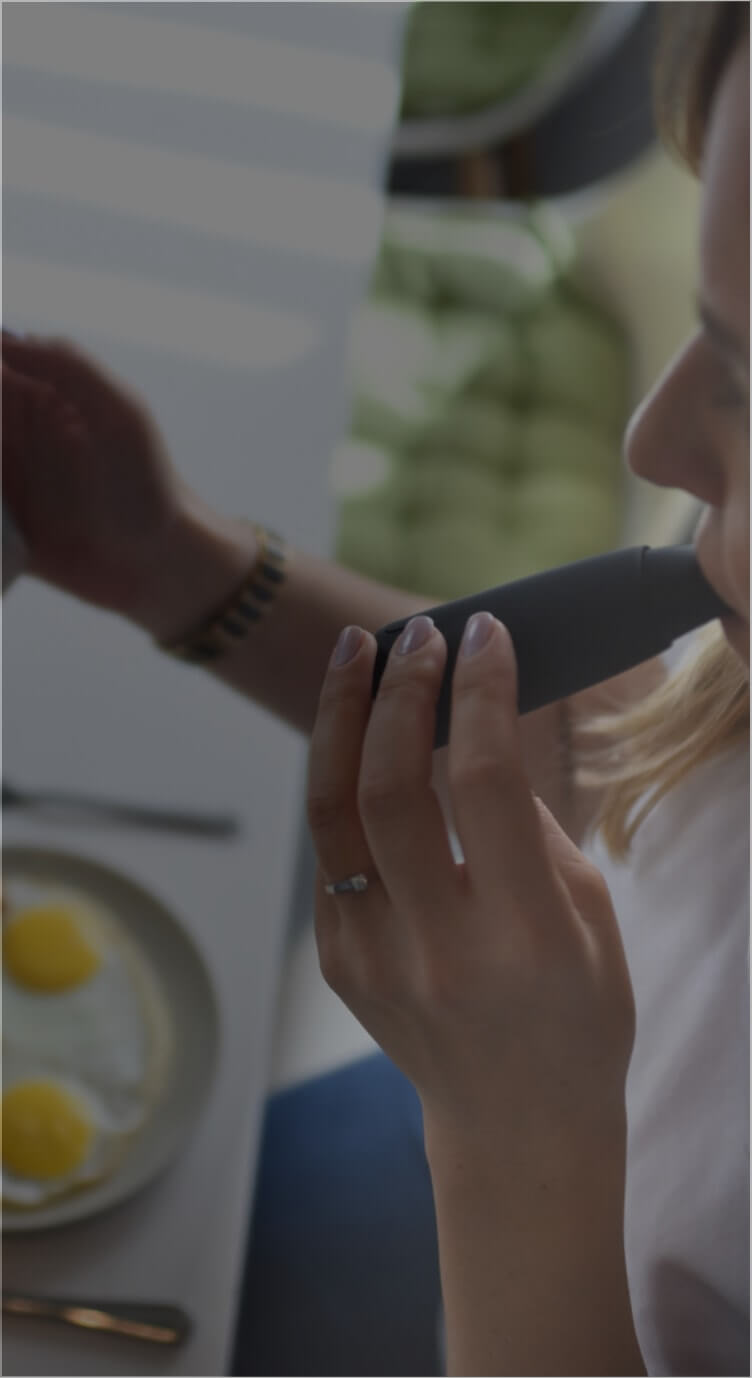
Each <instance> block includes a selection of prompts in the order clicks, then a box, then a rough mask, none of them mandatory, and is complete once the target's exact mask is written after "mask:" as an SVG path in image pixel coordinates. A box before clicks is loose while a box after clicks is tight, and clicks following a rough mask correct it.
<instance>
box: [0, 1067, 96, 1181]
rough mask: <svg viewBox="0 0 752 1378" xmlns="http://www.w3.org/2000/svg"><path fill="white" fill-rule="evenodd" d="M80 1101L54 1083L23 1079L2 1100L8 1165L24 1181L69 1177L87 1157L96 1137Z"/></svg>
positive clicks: (4, 1156) (4, 1148) (4, 1139)
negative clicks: (30, 1178) (34, 1178)
mask: <svg viewBox="0 0 752 1378" xmlns="http://www.w3.org/2000/svg"><path fill="white" fill-rule="evenodd" d="M93 1133H94V1131H93V1128H92V1125H91V1123H90V1121H89V1119H88V1117H87V1114H86V1109H85V1107H84V1105H83V1103H82V1102H81V1101H80V1100H78V1098H77V1097H76V1096H74V1095H72V1094H71V1092H70V1091H67V1090H65V1089H64V1087H62V1086H57V1085H55V1083H54V1082H51V1081H42V1080H40V1081H21V1082H17V1083H16V1085H15V1086H11V1087H10V1089H9V1090H7V1091H5V1092H4V1094H3V1098H2V1161H3V1167H4V1168H7V1169H8V1171H9V1172H13V1173H15V1174H16V1176H18V1177H36V1178H38V1179H40V1180H49V1179H50V1178H54V1177H65V1176H66V1175H67V1174H68V1173H69V1172H72V1171H73V1170H74V1168H77V1167H78V1166H79V1165H80V1164H81V1163H82V1162H83V1161H84V1159H85V1157H86V1155H87V1153H88V1150H89V1145H90V1144H91V1140H92V1137H93Z"/></svg>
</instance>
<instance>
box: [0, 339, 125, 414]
mask: <svg viewBox="0 0 752 1378" xmlns="http://www.w3.org/2000/svg"><path fill="white" fill-rule="evenodd" d="M2 344H3V359H4V360H5V362H6V363H8V364H10V366H11V367H12V368H13V369H15V370H16V371H17V372H19V373H22V374H24V375H26V376H27V377H29V378H34V379H36V380H37V381H38V382H40V383H46V384H48V385H49V386H50V387H53V388H55V389H56V390H57V391H58V392H60V393H61V394H62V395H63V396H64V397H65V398H66V399H68V400H69V401H71V402H75V403H76V404H77V405H78V406H80V407H86V408H87V409H91V408H92V407H94V408H97V407H99V406H102V404H104V403H106V402H111V401H112V400H114V399H117V401H118V402H120V403H122V402H128V403H132V404H134V405H137V399H136V398H135V397H134V396H133V395H132V394H130V393H129V392H128V390H127V388H125V387H124V386H123V385H122V384H121V383H120V382H119V381H118V380H117V379H115V378H113V377H112V376H111V375H110V374H109V373H107V371H106V370H105V369H104V368H102V366H101V364H99V363H98V362H97V361H95V360H94V359H93V358H91V357H90V356H89V355H88V354H86V353H85V351H84V350H82V349H81V348H80V347H79V346H78V345H76V344H74V343H73V341H72V340H67V339H62V338H57V337H55V338H53V337H41V336H36V335H23V336H16V335H9V334H8V333H7V332H6V331H3V334H2Z"/></svg>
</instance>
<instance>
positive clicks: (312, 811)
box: [307, 627, 375, 906]
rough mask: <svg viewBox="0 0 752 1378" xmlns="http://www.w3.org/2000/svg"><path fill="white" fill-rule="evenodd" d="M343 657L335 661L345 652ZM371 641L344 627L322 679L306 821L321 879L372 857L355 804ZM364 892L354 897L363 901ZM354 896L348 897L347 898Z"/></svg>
mask: <svg viewBox="0 0 752 1378" xmlns="http://www.w3.org/2000/svg"><path fill="white" fill-rule="evenodd" d="M346 652H349V655H350V658H349V659H348V660H347V661H342V663H338V661H339V660H340V658H341V656H342V654H343V653H346ZM374 654H375V642H374V639H373V637H371V636H369V635H368V633H367V632H363V631H361V629H360V628H359V627H347V628H345V630H344V632H343V633H342V636H341V637H340V640H339V641H338V643H337V646H336V647H335V650H334V653H333V655H332V658H331V661H330V663H329V670H328V672H327V675H326V679H325V680H324V683H323V686H322V689H321V697H320V699H319V709H318V714H317V716H316V723H315V726H314V729H313V734H312V736H311V748H310V753H309V758H308V791H307V809H308V823H309V826H310V829H311V834H312V837H313V841H314V845H315V847H316V853H317V856H318V859H319V865H320V867H321V870H322V873H323V879H324V880H325V881H330V882H331V881H337V880H341V879H342V878H343V877H344V876H347V875H352V874H355V873H357V872H364V873H365V874H366V875H368V876H369V879H370V880H371V882H372V883H373V879H374V877H373V860H372V857H371V853H370V849H369V846H368V841H367V839H366V835H365V831H364V828H363V825H362V823H361V820H360V815H359V813H358V806H357V793H358V773H359V770H360V757H361V752H362V749H363V738H364V735H365V730H366V724H367V722H368V714H369V712H370V707H371V692H370V686H371V676H372V674H373V660H374ZM364 898H365V896H358V897H357V903H358V904H359V905H361V906H362V901H363V899H364ZM352 899H353V897H352V896H349V897H348V901H350V902H351V901H352Z"/></svg>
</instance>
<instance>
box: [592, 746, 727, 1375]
mask: <svg viewBox="0 0 752 1378" xmlns="http://www.w3.org/2000/svg"><path fill="white" fill-rule="evenodd" d="M582 850H583V851H584V852H585V853H586V854H587V855H588V856H589V857H590V858H591V859H592V860H593V861H594V862H595V864H596V865H597V866H598V868H599V870H600V871H601V872H602V873H603V875H604V877H605V880H606V882H607V884H608V886H609V890H610V892H611V898H612V900H613V904H614V909H615V911H616V914H617V917H618V920H619V924H620V927H621V931H622V935H623V941H624V946H625V950H626V955H627V960H628V963H629V968H630V973H631V977H632V984H633V988H634V994H635V1003H636V1010H637V1033H636V1038H635V1046H634V1051H633V1055H632V1061H631V1064H630V1069H629V1075H628V1079H627V1112H628V1146H627V1193H626V1213H625V1244H626V1257H627V1270H628V1275H629V1286H630V1293H631V1299H632V1309H633V1315H634V1320H635V1326H636V1330H637V1336H638V1340H639V1342H640V1346H641V1349H642V1354H643V1357H644V1360H645V1364H646V1367H647V1371H648V1373H649V1374H666V1375H668V1374H680V1375H689V1374H704V1375H711V1374H713V1375H714V1374H729V1375H739V1374H749V1371H750V1370H749V1123H750V1120H749V750H748V747H747V746H746V745H745V746H743V747H741V748H739V749H737V750H734V751H730V752H729V751H727V752H725V753H724V754H723V755H722V756H718V757H717V758H716V759H715V760H713V761H709V762H706V763H705V764H704V765H702V766H700V767H698V768H697V769H696V770H695V771H694V772H693V773H692V774H691V775H690V776H689V777H688V778H687V779H686V780H685V781H683V782H682V784H681V785H679V786H677V788H676V789H675V790H674V791H672V792H671V793H670V794H669V795H667V796H666V798H665V799H664V800H662V801H661V803H660V804H658V805H657V806H656V808H655V810H654V811H653V813H651V814H650V815H649V817H648V819H647V820H646V822H645V823H644V824H643V825H642V827H641V828H640V829H639V831H638V833H637V834H636V837H635V840H634V843H633V847H632V852H631V854H630V857H629V859H628V861H627V864H626V865H619V864H616V863H614V862H613V861H612V860H611V858H610V857H609V855H608V853H607V851H606V849H605V847H604V845H603V843H602V841H601V839H600V838H599V837H596V838H595V839H594V840H592V841H591V842H589V843H588V844H587V845H586V846H585V847H583V849H582Z"/></svg>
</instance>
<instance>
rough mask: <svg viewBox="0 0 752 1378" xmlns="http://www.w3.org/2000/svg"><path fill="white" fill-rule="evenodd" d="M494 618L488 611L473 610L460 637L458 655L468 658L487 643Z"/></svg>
mask: <svg viewBox="0 0 752 1378" xmlns="http://www.w3.org/2000/svg"><path fill="white" fill-rule="evenodd" d="M495 621H496V618H495V617H494V616H493V614H492V613H490V612H474V613H473V615H472V617H471V618H470V619H469V620H468V623H467V626H466V627H465V631H464V635H463V637H462V645H461V646H460V655H461V656H462V657H463V658H464V659H465V660H468V659H469V657H470V656H474V655H476V654H477V652H478V651H482V650H483V647H484V646H485V645H486V644H487V643H488V641H489V639H490V636H491V632H492V631H493V628H494V623H495Z"/></svg>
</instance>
